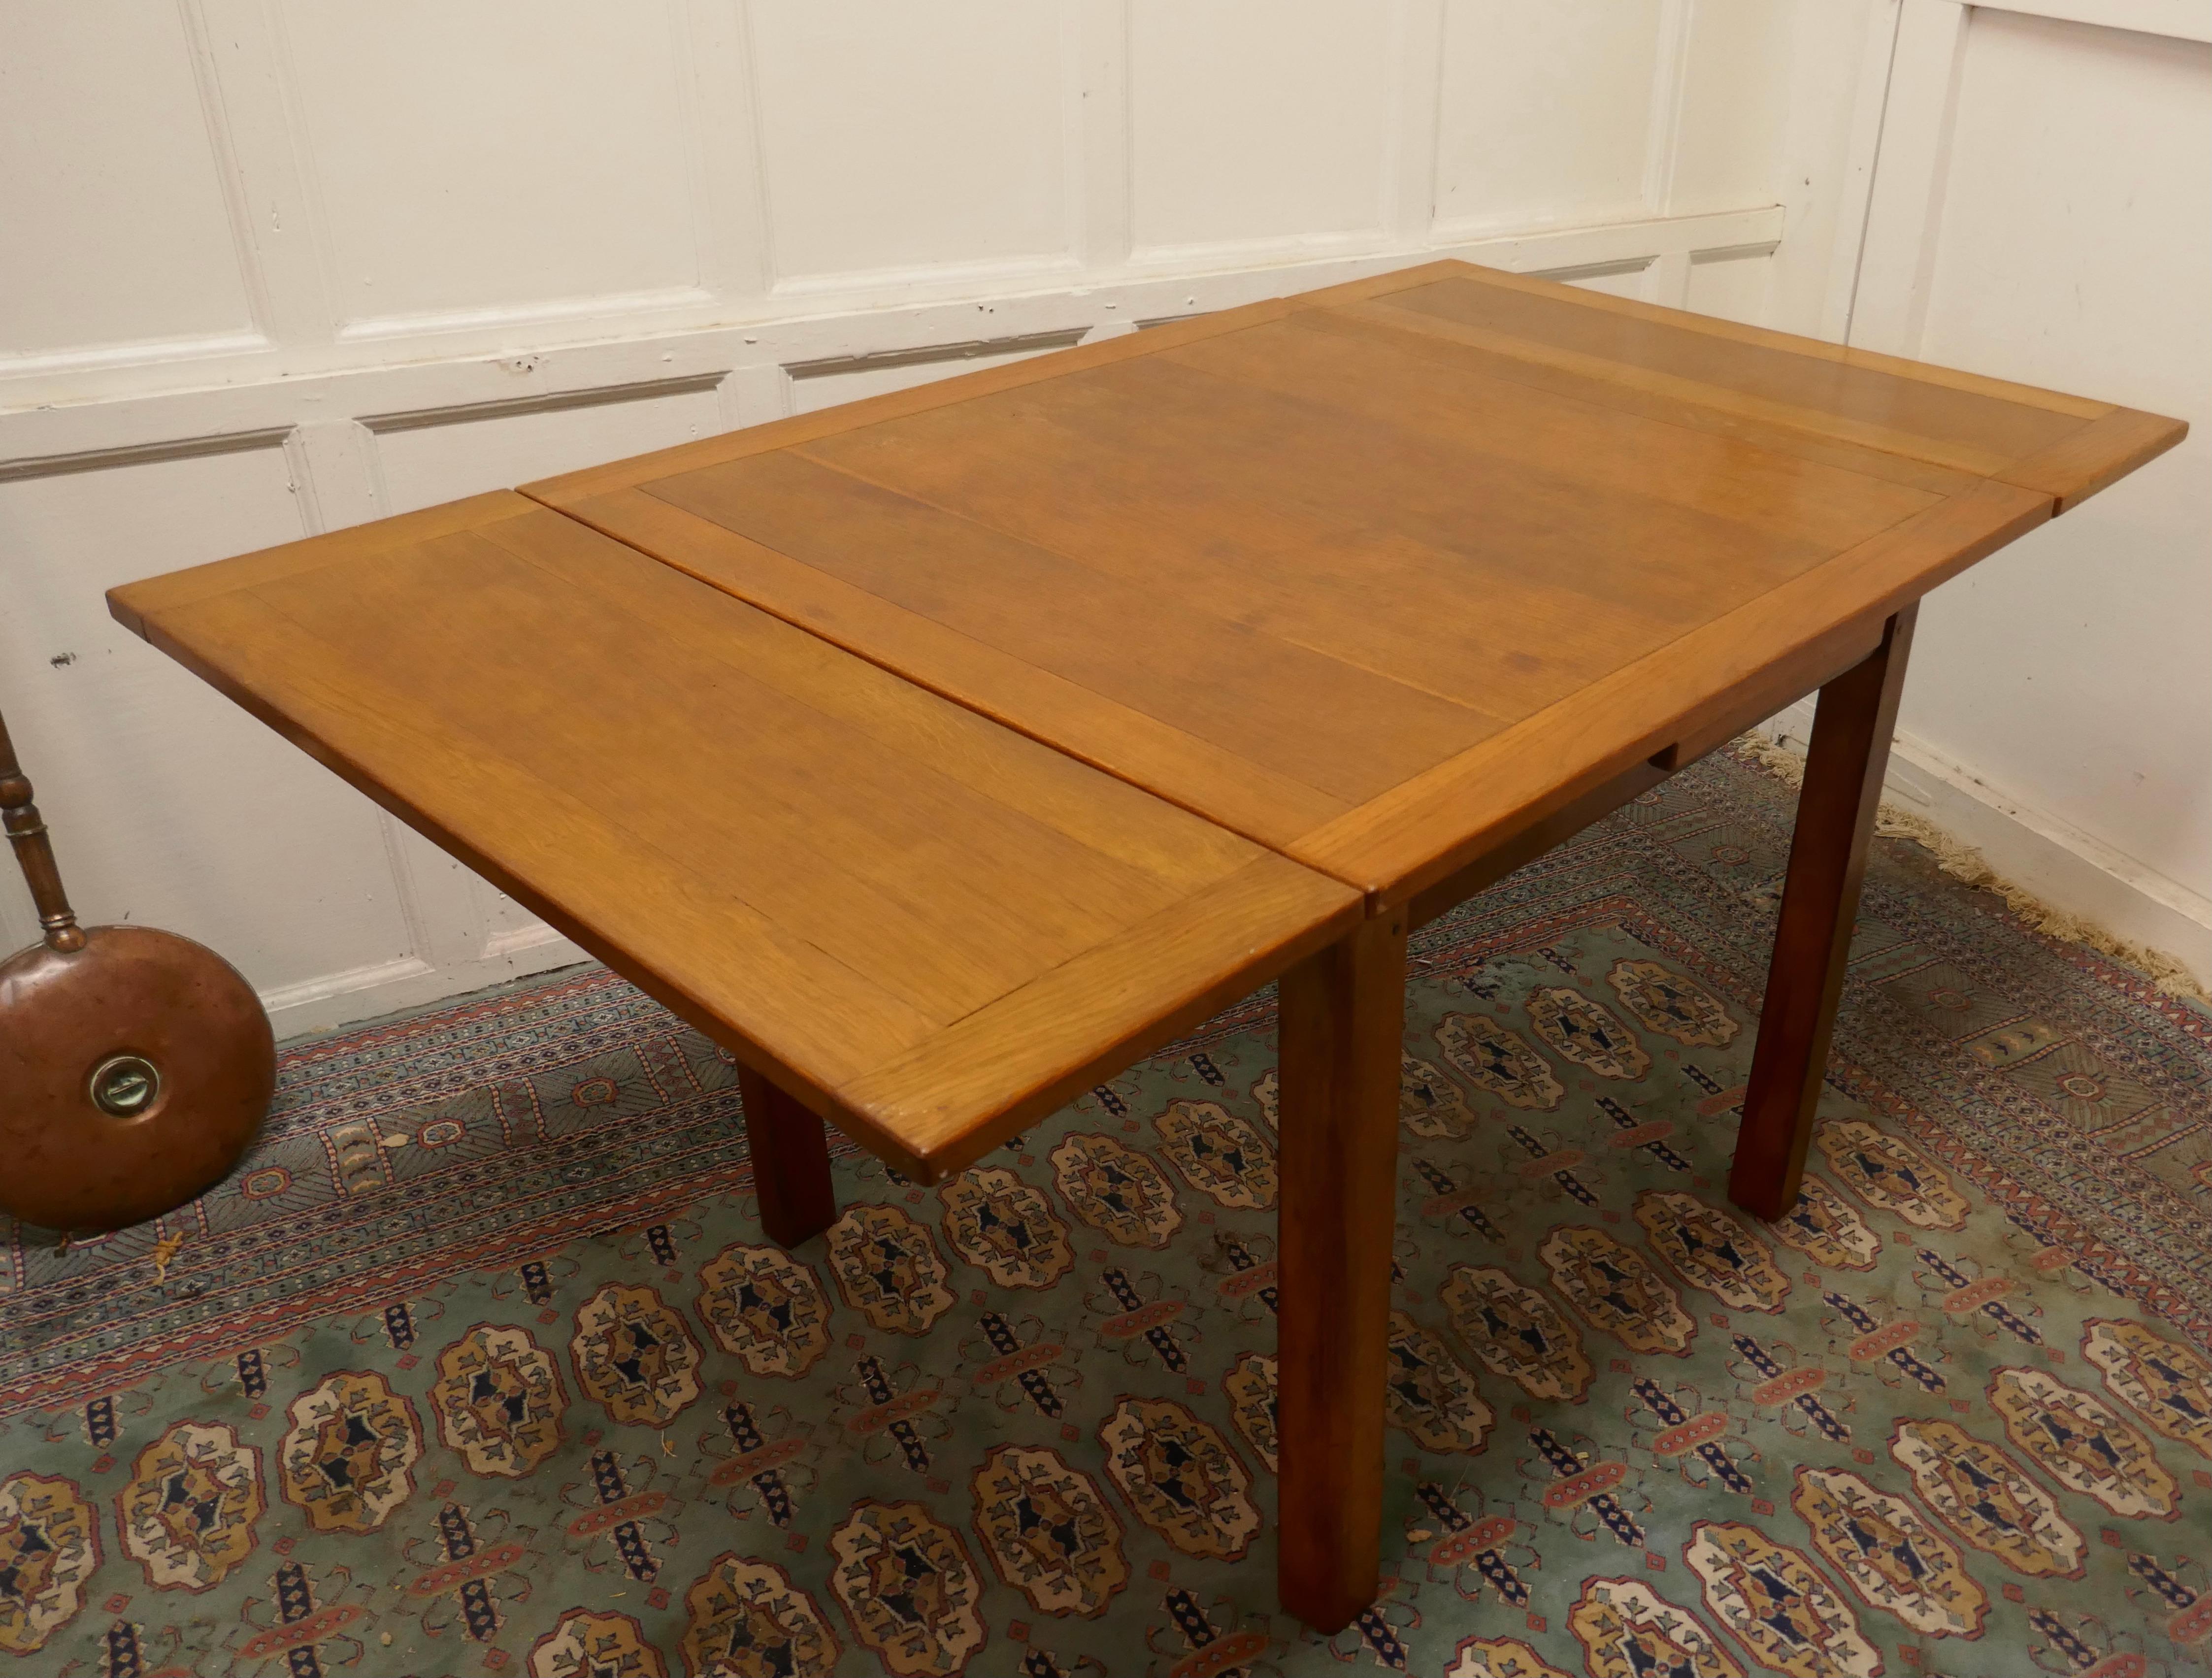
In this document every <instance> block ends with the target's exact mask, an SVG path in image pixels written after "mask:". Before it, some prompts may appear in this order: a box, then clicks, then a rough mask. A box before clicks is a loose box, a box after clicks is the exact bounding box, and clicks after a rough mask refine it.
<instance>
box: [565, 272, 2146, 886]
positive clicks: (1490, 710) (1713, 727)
mask: <svg viewBox="0 0 2212 1678" xmlns="http://www.w3.org/2000/svg"><path fill="white" fill-rule="evenodd" d="M2182 430H2183V428H2182V427H2180V426H2179V424H2178V423H2175V422H2172V421H2167V420H2162V419H2159V418H2158V417H2156V416H2149V415H2142V414H2137V413H2134V412H2132V411H2130V410H2121V409H2116V408H2113V407H2112V406H2111V405H2110V404H2105V403H2100V402H2093V401H2089V400H2087V399H2084V398H2075V397H2069V396H2063V395H2060V394H2057V393H2055V392H2043V391H2036V390H2032V389H2029V388H2027V387H2025V386H2015V385H2008V384H2005V383H2002V382H2001V381H1998V380H1989V379H1983V378H1979V377H1977V376H1975V375H1972V374H1963V373H1954V372H1949V371H1946V370H1943V369H1938V368H1923V367H1920V366H1918V365H1917V364H1916V363H1912V362H1900V361H1896V360H1893V359H1890V358H1885V357H1881V356H1867V355H1864V354H1863V353H1860V352H1856V351H1851V350H1840V349H1838V348H1836V347H1834V346H1832V345H1827V344H1815V343H1812V342H1810V341H1808V340H1803V339H1797V338H1792V337H1787V336H1785V335H1783V334H1779V333H1771V332H1763V331H1757V330H1754V329H1750V328H1745V327H1738V326H1734V325H1728V324H1726V323H1721V322H1714V321H1708V320H1704V319H1699V318H1698V317H1695V316H1690V315H1686V314H1682V313H1679V312H1676V311H1672V310H1665V309H1656V308H1652V307H1648V306H1645V305H1642V304H1633V303H1628V302H1626V301H1622V300H1620V299H1616V298H1610V297H1606V296H1603V295H1598V294H1594V293H1589V292H1584V291H1578V290H1576V289H1571V288H1569V287H1565V286H1559V285H1556V284H1553V283H1549V282H1545V281H1540V280H1531V279H1526V278H1522V277H1518V276H1514V275H1507V274H1501V273H1498V272H1495V271H1489V270H1485V269H1480V268H1476V267H1474V266H1471V265H1469V264H1460V263H1442V264H1430V265H1428V266H1426V267H1424V268H1419V269H1413V270H1409V271H1405V272H1402V273H1400V274H1396V275H1392V276H1386V277H1382V278H1379V279H1376V280H1369V281H1362V282H1359V283H1357V284H1354V285H1352V286H1346V287H1337V288H1334V289H1330V290H1327V291H1320V292H1315V293H1311V294H1309V295H1304V296H1301V297H1293V298H1288V299H1283V300H1279V301H1273V302H1268V303H1263V304H1256V305H1254V306H1252V307H1249V308H1245V309H1232V310H1227V311H1225V312H1223V313H1219V314H1215V315H1210V316H1206V317H1204V318H1202V319H1194V320H1189V321H1182V322H1177V323H1176V324H1174V325H1171V326H1166V327H1161V328H1157V329H1154V330H1152V331H1146V332H1141V333H1137V334H1134V335H1132V336H1130V337H1123V338H1121V339H1117V340H1115V341H1113V342H1111V343H1108V344H1100V345H1097V346H1091V347H1086V348H1084V349H1079V350H1069V351H1066V352H1062V353H1060V354H1058V355H1054V356H1040V357H1037V358H1036V359H1034V360H1032V361H1028V362H1022V363H1019V364H1018V365H1016V366H1012V367H1006V368H992V369H988V370H986V371H984V372H982V373H979V374H972V375H969V376H968V377H965V378H961V379H953V380H945V382H943V383H942V384H939V385H933V386H927V387H925V388H923V389H921V390H915V391H907V392H898V393H896V394H895V395H892V396H889V397H884V398H875V399H873V400H871V401H866V402H860V403H855V404H852V405H851V406H849V407H846V408H842V409H837V410H832V411H829V412H825V413H818V414H811V415H805V416H799V417H798V418H795V419H792V420H788V421H784V422H780V423H773V424H769V425H764V426H759V427H756V428H753V429H750V430H747V431H744V432H739V433H735V434H732V435H728V436H726V437H720V438H714V439H709V440H706V441H702V442H697V443H691V444H686V445H684V446H683V447H680V448H678V449H674V450H670V451H665V452H664V453H660V454H658V455H648V456H645V457H642V458H641V459H637V460H634V461H629V462H626V463H620V464H617V465H612V466H605V467H598V468H594V469H592V470H591V471H585V472H580V473H576V474H573V475H571V476H569V477H565V478H557V479H553V480H550V481H549V482H547V483H539V484H534V485H531V486H527V488H526V493H527V494H530V495H534V496H536V497H538V499H540V500H542V501H544V502H546V503H547V504H549V505H550V506H554V507H557V508H561V509H562V510H564V511H567V512H568V513H571V514H574V516H576V517H577V518H579V519H581V520H585V521H586V522H588V523H591V524H592V525H593V526H596V527H597V528H599V529H601V530H603V531H605V532H608V533H610V534H611V535H614V536H617V537H618V538H621V539H623V540H624V541H627V542H629V543H632V544H635V545H637V546H638V547H640V548H642V549H643V550H646V551H647V552H650V553H652V554H653V555H655V556H658V557H659V558H661V559H664V560H665V561H667V562H670V563H671V564H672V565H675V566H677V567H678V568H682V569H684V570H685V571H688V572H690V574H691V575H695V576H697V577H699V578H702V580H704V581H709V582H712V583H713V584H714V585H715V586H716V587H719V588H721V589H723V590H725V591H726V592H728V593H733V594H736V595H738V596H739V597H741V598H743V599H747V600H750V601H752V602H754V603H756V604H757V605H761V606H762V607H763V608H764V609H766V610H767V611H770V612H773V613H775V614H776V615H777V616H779V617H784V618H786V619H787V620H788V621H790V622H793V623H798V624H800V625H802V626H804V627H805V628H807V629H811V630H813V631H814V632H815V633H817V634H819V635H823V636H824V637H826V638H828V639H829V640H832V641H836V642H837V643H839V644H840V645H842V646H844V647H848V648H850V649H851V650H853V651H854V652H856V653H858V654H860V655H861V656H863V657H865V658H867V659H869V660H872V661H874V662H876V663H878V664H881V665H883V666H885V667H886V668H888V669H891V670H895V671H896V672H899V673H900V674H902V675H904V676H906V677H908V678H911V679H913V680H915V681H916V682H919V683H921V684H924V685H926V686H928V687H930V688H933V689H934V690H937V691H939V692H940V693H943V694H945V695H947V696H950V697H952V698H955V699H957V700H958V701H960V702H962V703H963V704H965V705H968V706H969V707H971V708H975V709H976V710H979V711H981V712H982V713H984V714H987V715H990V716H992V717H994V718H996V719H998V720H1001V721H1003V722H1005V723H1006V724H1007V725H1008V726H1010V727H1014V728H1016V729H1018V730H1020V731H1021V732H1023V733H1027V734H1030V735H1031V736H1032V737H1034V738H1036V739H1041V740H1044V741H1048V742H1049V743H1050V744H1052V745H1055V746H1058V747H1060V749H1062V750H1064V751H1068V752H1070V753H1071V754H1073V755H1074V756H1076V757H1080V758H1082V759H1083V760H1084V761H1085V762H1087V763H1092V764H1094V765H1097V766H1098V767H1100V768H1103V769H1107V770H1109V772H1111V773H1112V774H1114V775H1117V776H1119V777H1121V778H1122V779H1125V780H1127V781H1131V782H1133V784H1135V785H1138V786H1141V787H1146V789H1147V790H1149V791H1152V792H1153V793H1158V795H1159V796H1161V797H1163V798H1165V799H1170V801H1172V802H1175V803H1176V804H1179V805H1182V806H1183V807H1185V808H1187V809H1189V810H1192V811H1194V812H1198V813H1200V814H1202V815H1204V816H1206V817H1207V818H1211V819H1212V820H1214V821H1217V822H1218V823H1220V824H1223V825H1224V826H1226V827H1228V828H1230V829H1231V830H1234V831H1236V832H1237V833H1240V834H1243V835H1244V836H1247V837H1249V838H1251V839H1253V840H1255V841H1256V842H1260V843H1261V844H1264V845H1266V846H1267V847H1269V848H1272V849H1274V850H1276V851H1279V852H1280V853H1281V854H1284V855H1285V856H1289V857H1292V858H1295V859H1297V860H1300V861H1302V862H1304V863H1306V864H1308V865H1309V866H1312V867H1315V868H1317V869H1319V870H1321V871H1322V872H1325V873H1328V874H1330V875H1332V876H1334V878H1336V879H1340V880H1342V881H1344V882H1345V883H1346V884H1347V885H1353V886H1356V887H1358V889H1359V890H1360V891H1363V892H1364V893H1365V894H1367V896H1368V897H1369V899H1370V911H1380V910H1382V909H1388V908H1390V907H1394V906H1396V905H1400V904H1404V903H1410V902H1413V900H1414V899H1416V898H1420V897H1425V900H1426V901H1428V902H1430V903H1433V902H1434V901H1435V898H1434V895H1433V894H1435V893H1436V892H1437V890H1438V889H1439V888H1440V887H1441V886H1442V885H1443V882H1445V881H1447V880H1449V879H1454V878H1455V877H1466V878H1479V877H1480V875H1481V874H1482V872H1484V871H1483V867H1482V864H1483V862H1484V860H1485V859H1486V858H1492V857H1494V856H1496V855H1498V854H1500V853H1501V850H1502V848H1505V847H1508V846H1510V845H1512V844H1514V842H1516V840H1517V839H1519V838H1520V837H1521V836H1524V835H1526V834H1528V833H1529V832H1531V831H1534V830H1536V829H1537V828H1538V827H1539V826H1540V825H1542V824H1547V823H1549V822H1551V821H1552V820H1553V818H1556V817H1557V816H1558V815H1559V812H1562V811H1564V810H1566V809H1569V808H1570V807H1576V806H1581V805H1582V804H1583V801H1584V800H1586V799H1589V797H1590V796H1591V794H1593V793H1595V791H1596V790H1597V789H1598V788H1600V787H1604V786H1606V785H1607V784H1609V783H1613V782H1615V781H1619V780H1620V777H1622V776H1624V775H1628V774H1629V773H1631V772H1632V770H1633V769H1634V768H1635V766H1637V765H1638V764H1642V763H1650V762H1653V761H1654V760H1657V761H1659V762H1661V763H1666V762H1670V761H1671V762H1674V763H1681V762H1686V761H1688V760H1689V759H1691V758H1693V757H1696V756H1697V755H1698V754H1699V752H1700V751H1704V750H1706V749H1709V748H1710V746H1711V745H1712V744H1714V743H1715V742H1717V740H1718V739H1724V738H1726V736H1725V734H1724V733H1722V732H1721V731H1722V730H1723V729H1733V728H1735V727H1741V726H1743V725H1744V724H1747V723H1748V722H1751V721H1754V720H1758V718H1759V716H1761V715H1763V714H1769V713H1771V711H1772V710H1773V709H1775V708H1778V707H1779V706H1780V705H1782V704H1785V703H1787V702H1790V700H1792V699H1794V698H1796V697H1797V696H1800V695H1802V694H1804V693H1806V692H1808V691H1810V690H1812V689H1814V688H1815V687H1817V686H1819V685H1820V684H1821V683H1822V682H1824V681H1826V680H1827V679H1828V678H1831V677H1832V676H1834V675H1836V674H1837V673H1838V672H1841V671H1842V670H1844V669H1846V668H1848V667H1849V666H1851V665H1852V664H1854V663H1856V662H1857V660H1859V659H1861V658H1863V656H1864V655H1865V654H1866V653H1867V652H1868V651H1869V650H1870V649H1871V648H1872V647H1874V645H1875V643H1876V642H1877V641H1879V639H1880V637H1881V626H1882V624H1883V623H1884V622H1885V621H1886V620H1887V618H1888V617H1889V616H1890V615H1891V614H1892V613H1893V612H1894V611H1897V610H1898V609H1899V607H1900V606H1902V605H1906V604H1909V603H1910V602H1911V601H1912V600H1914V599H1918V598H1919V596H1920V595H1921V594H1923V593H1925V592H1926V591H1927V590H1928V589H1929V588H1930V587H1934V586H1935V585H1936V584H1937V583H1939V582H1941V581H1943V580H1944V579H1945V578H1947V577H1948V576H1950V575H1954V574H1955V573H1956V572H1957V571H1959V570H1960V569H1962V568H1964V567H1966V565H1969V564H1971V563H1972V562H1974V560H1976V559H1978V558H1979V557H1980V556H1983V555H1984V554H1987V553H1989V552H1990V551H1991V550H1994V549H1995V548H1996V547H1999V546H2001V545H2002V544H2004V543H2006V542H2008V541H2010V540H2012V539H2013V538H2015V537H2017V536H2018V535H2020V534H2021V533H2022V532H2025V531H2027V530H2028V529H2030V528H2032V527H2033V526H2035V525H2036V524H2038V523H2040V522H2041V521H2042V520H2045V519H2047V518H2049V517H2051V514H2053V512H2054V511H2056V510H2057V508H2060V507H2061V506H2063V505H2069V504H2071V502H2074V501H2075V500H2078V499H2079V498H2080V497H2081V495H2085V494H2087V493H2089V492H2091V491H2092V490H2093V489H2096V488H2097V487H2099V486H2100V485H2101V484H2102V483H2108V482H2109V481H2111V479H2112V477H2114V476H2116V475H2117V474H2118V473H2120V472H2122V471H2127V470H2130V469H2131V468H2132V467H2133V466H2134V465H2139V464H2141V462H2142V460H2144V459H2148V458H2149V456H2150V455H2152V454H2154V453H2157V452H2159V451H2160V449H2162V448H2165V447H2170V446H2171V445H2172V442H2173V441H2175V440H2177V439H2178V438H2179V436H2180V435H2181V434H2182ZM1762 707H1763V708H1764V709H1762Z"/></svg>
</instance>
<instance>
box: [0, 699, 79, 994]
mask: <svg viewBox="0 0 2212 1678" xmlns="http://www.w3.org/2000/svg"><path fill="white" fill-rule="evenodd" d="M0 830H5V831H6V833H7V835H8V838H9V842H11V843H12V844H14V846H15V860H16V861H17V862H19V863H21V865H22V867H23V879H24V880H25V881H26V882H27V884H28V885H29V886H30V888H31V901H32V902H33V903H35V904H37V905H38V910H39V924H40V926H41V927H45V928H46V947H47V948H48V949H50V950H58V951H61V952H62V953H63V954H64V955H66V954H68V953H70V951H75V950H82V949H83V948H84V929H83V928H82V927H79V926H78V925H77V923H76V910H75V909H71V908H70V905H69V897H68V896H67V894H66V893H64V891H62V871H61V870H60V869H59V868H58V867H56V866H54V848H53V845H52V842H50V841H49V840H48V839H47V837H46V823H45V822H43V821H41V820H40V818H39V806H37V805H35V804H33V803H32V802H31V783H30V781H29V780H28V779H27V777H26V776H25V775H24V774H23V770H22V768H21V765H20V764H18V763H16V762H15V746H14V745H13V744H12V743H11V742H10V741H9V739H8V720H7V719H6V718H5V717H0Z"/></svg>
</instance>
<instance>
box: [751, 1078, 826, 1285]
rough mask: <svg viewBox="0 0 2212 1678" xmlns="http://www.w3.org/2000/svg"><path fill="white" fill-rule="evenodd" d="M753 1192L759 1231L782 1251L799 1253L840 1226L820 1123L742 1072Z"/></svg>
mask: <svg viewBox="0 0 2212 1678" xmlns="http://www.w3.org/2000/svg"><path fill="white" fill-rule="evenodd" d="M738 1094H739V1095H740V1096H742V1097H744V1103H745V1138H746V1140H748V1141H749V1142H750V1143H751V1144H752V1155H753V1192H754V1194H755V1195H757V1196H758V1197H759V1200H760V1219H761V1227H762V1228H763V1229H764V1230H766V1231H768V1238H769V1240H771V1241H773V1242H775V1244H776V1245H777V1246H779V1247H796V1246H797V1245H798V1244H799V1243H800V1242H802V1241H805V1240H806V1239H808V1238H809V1237H813V1236H817V1235H819V1234H821V1233H822V1231H824V1230H826V1229H828V1228H829V1225H832V1224H834V1223H836V1221H837V1194H836V1189H833V1188H832V1187H831V1186H830V1183H829V1135H828V1133H827V1132H826V1131H825V1130H824V1128H823V1123H822V1121H821V1120H820V1119H818V1118H817V1117H816V1116H814V1114H813V1113H812V1112H811V1111H810V1110H808V1109H806V1108H805V1107H803V1106H801V1105H800V1104H799V1103H798V1102H796V1101H793V1099H792V1098H791V1097H789V1096H787V1095H786V1094H785V1093H784V1092H783V1091H781V1090H779V1089H778V1088H776V1086H775V1085H773V1084H771V1083H769V1081H768V1079H765V1078H763V1077H762V1076H761V1075H760V1074H759V1073H757V1072H754V1071H752V1070H751V1069H750V1068H749V1067H738Z"/></svg>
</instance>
